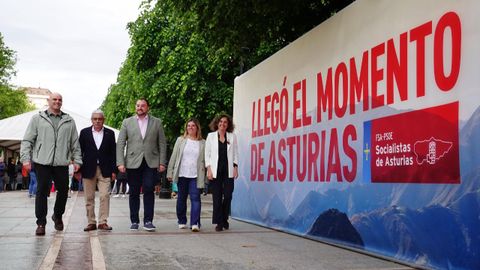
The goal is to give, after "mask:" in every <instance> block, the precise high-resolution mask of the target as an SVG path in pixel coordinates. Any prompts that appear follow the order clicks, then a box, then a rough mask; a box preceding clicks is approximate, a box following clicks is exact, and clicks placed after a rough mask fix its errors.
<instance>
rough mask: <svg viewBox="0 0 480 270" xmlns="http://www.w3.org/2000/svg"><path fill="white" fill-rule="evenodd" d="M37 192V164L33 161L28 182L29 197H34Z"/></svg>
mask: <svg viewBox="0 0 480 270" xmlns="http://www.w3.org/2000/svg"><path fill="white" fill-rule="evenodd" d="M36 194H37V173H36V172H35V164H34V163H32V167H31V168H30V182H29V184H28V197H29V198H32V197H34V196H35V195H36Z"/></svg>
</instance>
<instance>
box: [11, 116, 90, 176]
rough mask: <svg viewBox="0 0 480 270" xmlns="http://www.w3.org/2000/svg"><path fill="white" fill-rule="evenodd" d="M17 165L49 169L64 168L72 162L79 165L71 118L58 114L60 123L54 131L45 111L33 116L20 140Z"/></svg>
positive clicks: (79, 152) (76, 136) (78, 147)
mask: <svg viewBox="0 0 480 270" xmlns="http://www.w3.org/2000/svg"><path fill="white" fill-rule="evenodd" d="M20 161H21V162H27V161H33V162H35V163H38V164H42V165H49V166H68V165H69V164H70V162H71V161H73V162H74V163H76V164H78V165H81V164H82V156H81V151H80V145H79V143H78V133H77V128H76V126H75V121H74V120H73V118H72V117H71V116H70V115H68V114H65V113H63V112H62V119H61V120H60V122H59V123H58V127H57V129H55V128H54V126H53V123H52V121H51V120H50V118H49V117H48V115H47V113H46V111H41V112H39V114H36V115H34V116H33V117H32V119H31V120H30V123H29V124H28V127H27V130H26V131H25V135H24V136H23V140H22V144H21V147H20Z"/></svg>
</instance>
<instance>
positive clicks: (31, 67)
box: [0, 0, 141, 117]
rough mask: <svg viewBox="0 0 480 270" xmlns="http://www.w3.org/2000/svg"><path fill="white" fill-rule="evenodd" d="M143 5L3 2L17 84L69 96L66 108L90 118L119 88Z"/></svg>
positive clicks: (1, 25) (1, 21)
mask: <svg viewBox="0 0 480 270" xmlns="http://www.w3.org/2000/svg"><path fill="white" fill-rule="evenodd" d="M140 3H141V0H82V1H74V0H1V1H0V12H1V16H0V32H1V33H2V35H3V38H4V42H5V44H6V46H7V47H9V48H10V49H12V50H14V51H16V56H17V64H16V66H15V67H16V71H17V75H16V76H15V77H14V78H12V80H11V81H10V83H11V84H13V85H15V86H21V87H41V88H47V89H49V90H50V91H52V92H59V93H60V94H62V96H63V108H65V109H67V110H69V111H73V112H76V113H78V114H81V115H83V116H85V117H90V114H91V112H92V111H94V110H95V109H97V108H98V107H100V105H101V104H102V102H103V100H104V99H105V97H106V95H107V92H108V88H109V86H110V85H111V84H114V83H115V82H116V78H117V74H118V71H119V69H120V67H121V65H122V62H123V61H125V59H126V55H127V51H128V48H129V47H130V37H129V35H128V31H127V29H126V26H127V23H128V22H133V21H135V20H136V18H137V17H138V15H139V9H138V8H139V6H140Z"/></svg>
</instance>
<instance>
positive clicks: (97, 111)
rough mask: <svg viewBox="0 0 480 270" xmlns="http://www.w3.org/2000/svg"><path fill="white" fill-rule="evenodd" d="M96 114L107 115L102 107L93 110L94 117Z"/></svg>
mask: <svg viewBox="0 0 480 270" xmlns="http://www.w3.org/2000/svg"><path fill="white" fill-rule="evenodd" d="M94 114H101V115H102V116H103V117H105V114H103V111H102V110H100V109H96V110H95V111H93V112H92V117H93V115H94Z"/></svg>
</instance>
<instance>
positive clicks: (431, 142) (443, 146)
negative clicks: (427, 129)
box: [413, 137, 453, 165]
mask: <svg viewBox="0 0 480 270" xmlns="http://www.w3.org/2000/svg"><path fill="white" fill-rule="evenodd" d="M452 146H453V143H452V142H447V141H443V140H440V139H436V138H434V137H430V139H428V140H423V141H416V142H415V144H414V145H413V152H414V153H415V155H416V156H417V164H418V165H422V164H423V163H424V162H427V163H428V164H431V165H433V164H435V163H436V162H437V161H438V160H440V159H441V158H443V157H444V156H445V155H446V154H447V153H448V152H449V151H450V149H451V148H452Z"/></svg>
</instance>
